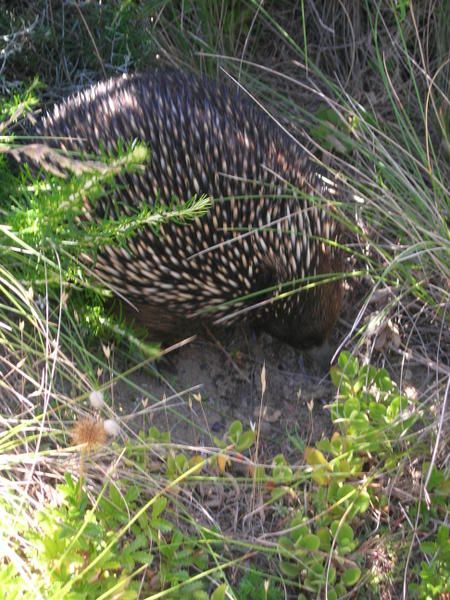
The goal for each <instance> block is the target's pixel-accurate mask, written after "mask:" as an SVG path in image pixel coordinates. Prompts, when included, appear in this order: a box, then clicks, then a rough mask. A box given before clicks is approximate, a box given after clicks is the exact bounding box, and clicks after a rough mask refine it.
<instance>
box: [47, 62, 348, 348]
mask: <svg viewBox="0 0 450 600" xmlns="http://www.w3.org/2000/svg"><path fill="white" fill-rule="evenodd" d="M37 133H38V134H39V135H44V136H51V137H55V138H58V139H53V140H51V144H52V145H54V146H58V147H61V148H63V149H66V150H71V151H74V150H75V151H82V152H83V153H89V155H91V156H92V154H95V153H98V152H99V150H101V151H105V150H106V151H107V152H114V151H117V149H118V144H119V143H122V142H130V141H133V140H140V141H143V142H144V143H145V144H146V145H147V146H148V147H149V148H150V152H151V154H150V158H149V161H148V164H147V165H146V167H145V170H144V171H143V172H139V173H133V174H126V175H123V176H120V177H119V180H120V185H119V186H118V188H119V189H118V191H116V192H114V194H111V197H110V198H109V199H108V200H107V201H105V200H102V201H101V202H100V203H99V204H97V205H96V207H95V209H93V210H92V213H91V214H92V218H95V217H96V215H97V216H99V215H102V214H105V213H106V214H109V215H111V214H117V213H114V211H117V210H118V208H117V207H121V208H120V210H122V211H124V213H129V211H130V210H131V209H135V208H136V207H139V205H140V204H141V203H143V202H144V203H149V204H150V205H152V204H154V203H155V202H156V201H157V202H158V203H162V204H163V205H164V203H173V199H174V198H176V199H178V200H180V201H186V200H188V199H190V198H192V197H193V196H194V195H196V194H197V195H198V194H207V195H208V196H209V197H211V198H212V200H213V205H212V208H211V209H210V211H209V213H208V214H207V215H205V216H203V217H201V218H197V219H196V220H195V221H194V222H191V223H189V224H184V225H180V224H175V223H169V224H165V225H163V226H162V227H161V230H160V232H159V234H157V233H155V232H154V231H153V230H152V229H150V228H143V229H142V230H140V231H139V232H138V233H137V234H136V235H135V236H134V237H133V239H132V240H131V241H129V243H128V245H127V247H108V248H106V249H105V250H102V252H101V253H100V255H99V257H98V260H97V263H96V266H95V269H96V271H97V272H98V273H99V275H100V276H101V277H102V278H103V279H104V280H107V281H108V282H109V283H110V284H111V286H112V288H113V289H114V290H115V291H117V292H118V293H120V294H121V295H122V296H123V297H125V298H126V299H128V300H130V301H131V302H132V303H133V304H135V305H136V306H137V307H138V309H139V310H140V311H142V312H143V313H144V319H145V321H146V322H147V323H150V324H151V326H152V327H153V328H155V329H157V330H167V329H172V330H173V329H174V328H177V327H180V324H181V323H184V324H186V322H187V321H196V322H203V321H206V322H208V323H215V324H216V323H232V322H235V321H237V320H238V319H247V320H248V319H250V320H252V321H253V323H255V324H256V325H257V326H258V327H259V328H261V329H263V330H265V331H268V332H269V333H271V334H272V335H274V336H276V337H278V338H280V339H282V340H284V341H287V342H288V343H290V344H292V345H294V346H297V347H300V348H308V347H311V346H314V345H320V344H321V343H322V342H323V341H324V340H325V338H326V337H327V336H328V334H329V332H330V330H331V329H332V327H333V325H334V323H335V321H336V319H337V317H338V314H339V311H340V307H341V285H340V283H339V281H338V280H337V278H333V273H336V272H340V271H341V270H342V258H341V256H340V253H339V250H338V237H339V227H338V225H337V224H336V222H335V221H334V220H333V218H332V216H331V215H330V206H331V205H332V202H331V200H332V199H333V193H334V192H335V188H334V187H333V185H332V184H331V182H330V180H329V179H327V177H325V174H324V173H322V172H320V171H319V170H318V168H317V167H316V166H315V165H314V164H313V163H312V161H311V160H310V159H309V158H308V157H307V156H306V153H305V151H303V150H302V149H301V147H300V146H299V145H298V144H297V143H296V142H295V141H294V140H293V139H291V137H290V136H289V135H288V134H287V133H285V132H283V131H282V130H281V128H280V127H279V126H277V125H276V124H275V123H274V121H273V120H272V119H271V118H270V117H269V116H267V115H266V114H265V113H264V112H263V111H262V110H261V109H259V108H257V107H256V106H255V104H254V103H253V102H251V101H250V100H249V99H248V98H247V97H246V95H245V94H244V93H242V92H239V91H231V90H230V89H229V88H228V87H227V86H224V85H221V84H215V83H213V82H211V81H209V80H207V79H200V78H196V77H193V76H188V75H184V74H182V73H180V72H178V71H170V70H155V71H152V72H148V73H145V74H139V75H124V76H122V77H119V78H115V79H110V80H108V81H106V82H103V83H99V84H97V85H94V86H92V87H90V88H89V89H87V90H85V91H82V92H81V93H77V94H75V95H73V96H70V97H69V98H68V99H66V100H65V101H64V102H62V103H61V104H59V105H57V106H55V107H54V108H53V109H52V110H51V111H50V112H49V113H48V114H46V115H45V116H44V117H43V118H42V120H41V121H40V122H39V124H38V126H37ZM311 196H315V199H314V200H312V199H311ZM331 212H332V210H331ZM320 280H323V281H325V282H324V283H322V282H321V281H320ZM166 332H167V331H165V333H166ZM180 333H184V331H180Z"/></svg>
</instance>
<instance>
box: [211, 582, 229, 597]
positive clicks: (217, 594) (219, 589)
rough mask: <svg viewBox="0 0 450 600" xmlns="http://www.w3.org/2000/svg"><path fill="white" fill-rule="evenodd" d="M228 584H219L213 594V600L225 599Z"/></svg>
mask: <svg viewBox="0 0 450 600" xmlns="http://www.w3.org/2000/svg"><path fill="white" fill-rule="evenodd" d="M227 588H228V585H227V584H226V583H222V585H219V587H217V588H216V589H215V590H214V592H213V593H212V594H211V600H223V599H224V598H225V592H226V591H227Z"/></svg>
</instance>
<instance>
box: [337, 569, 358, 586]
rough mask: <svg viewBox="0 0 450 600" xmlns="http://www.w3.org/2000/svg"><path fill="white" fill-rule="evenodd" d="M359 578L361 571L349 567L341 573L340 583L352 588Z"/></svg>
mask: <svg viewBox="0 0 450 600" xmlns="http://www.w3.org/2000/svg"><path fill="white" fill-rule="evenodd" d="M360 577H361V569H360V568H359V567H350V569H347V570H346V571H344V572H343V573H342V577H341V581H342V582H343V583H344V585H345V586H346V587H353V586H354V585H355V584H356V583H357V582H358V580H359V578H360Z"/></svg>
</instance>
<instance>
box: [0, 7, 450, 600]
mask: <svg viewBox="0 0 450 600" xmlns="http://www.w3.org/2000/svg"><path fill="white" fill-rule="evenodd" d="M448 14H449V4H448V2H440V3H437V4H432V3H423V5H421V6H420V7H415V6H413V4H412V3H410V2H408V1H407V0H405V1H403V2H399V3H392V5H390V4H389V3H383V4H381V3H377V2H375V1H369V0H367V1H366V2H364V3H354V5H352V6H351V7H348V8H347V12H344V11H343V9H342V6H341V5H340V4H338V3H336V4H335V3H332V2H324V3H317V2H316V3H314V6H313V4H312V3H306V2H299V3H296V2H292V3H290V2H287V3H282V5H280V7H278V8H273V7H269V5H267V4H261V3H259V2H256V1H255V2H253V1H248V2H237V1H232V0H230V1H223V2H217V3H210V2H206V1H204V0H198V1H197V2H180V3H174V2H163V1H159V2H149V1H147V2H142V3H134V2H123V1H122V2H120V1H115V2H109V3H103V4H99V3H95V2H93V3H88V4H82V5H80V6H79V7H78V6H76V5H74V4H58V5H54V3H52V4H50V3H47V2H44V1H42V2H38V3H31V4H30V3H24V4H23V5H21V4H20V3H18V4H17V6H16V8H15V9H8V10H5V11H3V13H2V14H1V15H0V23H1V25H2V30H4V31H7V32H9V34H8V36H7V37H6V38H4V39H3V41H2V44H3V50H4V54H3V55H2V56H3V57H4V62H3V63H2V68H1V71H0V84H1V90H2V93H3V97H2V99H1V105H0V115H1V120H2V123H3V125H2V126H1V129H0V132H1V133H2V134H4V135H6V133H9V132H10V131H11V128H15V132H16V135H20V134H21V133H23V132H22V131H21V129H20V126H21V120H22V119H23V115H24V113H26V112H28V111H29V110H31V109H32V108H35V107H36V106H37V105H39V104H40V103H41V102H42V101H44V102H52V101H54V99H55V98H57V97H59V96H60V95H61V94H64V93H68V92H69V91H71V90H72V89H73V87H74V86H77V85H83V84H87V83H89V82H90V81H93V80H96V79H98V78H102V77H104V76H105V75H113V74H117V73H118V72H121V71H123V70H126V69H129V68H130V69H139V68H144V67H145V66H148V65H150V64H155V63H156V62H158V63H164V64H167V63H169V64H171V65H178V66H181V67H183V68H185V69H189V70H193V71H195V72H205V73H208V74H209V75H212V76H216V75H217V74H218V73H220V75H221V76H222V77H225V76H226V74H225V73H224V72H226V73H228V74H230V75H232V76H233V77H236V78H239V81H240V82H241V83H242V84H243V85H244V86H245V87H246V89H248V90H249V93H251V94H252V95H253V96H254V97H255V98H256V99H257V101H259V102H260V103H261V104H262V106H263V107H264V108H265V109H267V110H269V111H270V112H271V113H272V114H273V115H274V117H276V118H277V119H278V120H279V121H280V123H281V124H282V125H283V126H287V127H288V128H289V130H290V131H292V133H293V135H296V136H298V137H300V138H301V139H302V140H304V139H306V140H307V141H308V147H309V148H310V149H311V151H313V152H314V154H315V156H316V160H317V161H318V162H321V163H324V164H326V165H329V166H330V168H331V169H332V171H334V172H335V173H336V174H338V175H337V176H338V177H339V178H340V180H341V181H342V182H343V185H344V189H345V190H346V195H345V196H344V197H343V199H342V205H341V206H340V218H341V219H342V221H343V222H344V223H345V224H346V231H347V236H346V241H345V250H346V251H347V255H348V260H347V263H348V264H347V269H348V272H349V273H350V274H351V275H352V276H349V277H348V290H347V296H348V297H349V306H348V307H347V309H346V310H345V312H344V318H343V322H342V323H341V324H340V334H341V340H343V341H342V347H345V348H347V349H350V350H351V354H349V353H348V352H345V353H342V354H341V355H340V357H339V359H338V361H337V363H336V364H335V366H334V368H333V369H332V371H331V378H332V381H333V384H334V385H335V387H336V399H335V401H334V402H333V403H332V404H331V406H330V407H329V410H330V420H331V421H332V427H333V433H331V434H330V435H326V436H323V439H322V440H320V441H319V442H317V443H315V444H308V443H307V442H305V440H303V439H294V438H293V437H291V444H290V445H291V446H293V451H292V452H290V453H289V457H286V456H285V455H283V454H281V453H273V454H270V453H269V452H268V451H267V450H264V442H266V441H267V440H265V439H264V430H263V429H262V428H261V427H260V425H261V421H262V418H260V419H259V421H258V422H257V423H256V425H255V426H251V424H250V422H241V421H233V422H232V423H231V424H230V425H228V427H227V429H226V431H225V433H224V434H223V435H219V434H217V436H215V435H213V434H211V432H210V431H207V430H206V428H205V427H204V426H203V425H201V424H200V423H199V422H197V421H195V419H194V418H192V422H190V423H189V418H188V417H186V416H185V413H182V411H181V409H180V406H179V405H180V403H184V404H188V405H189V404H190V403H196V405H198V406H202V403H203V400H202V399H201V398H200V397H199V396H198V395H197V392H196V390H191V391H189V390H186V391H185V394H184V395H183V394H181V395H180V394H177V393H176V390H175V391H174V394H173V396H172V397H169V398H167V399H164V400H163V401H161V400H160V399H159V398H153V397H152V396H151V394H149V392H148V389H147V388H146V387H145V386H143V385H142V382H141V380H139V379H136V377H135V373H136V372H137V371H140V372H143V371H144V372H146V373H147V374H149V376H150V375H151V376H153V377H162V375H161V372H160V371H159V369H158V366H157V365H156V366H155V360H156V359H157V357H159V356H160V354H161V351H160V350H158V349H157V348H156V347H154V346H151V345H149V344H147V343H146V342H145V341H142V340H141V339H140V337H139V335H138V334H137V333H136V331H134V330H132V329H131V328H130V327H129V326H128V325H127V324H125V323H124V322H122V321H121V320H120V318H118V317H117V314H116V313H111V312H110V311H109V309H108V308H107V307H108V301H109V298H110V293H109V291H108V290H105V289H103V288H101V287H99V286H97V285H93V283H92V280H91V278H90V277H89V274H88V272H87V271H86V268H85V267H84V266H83V263H82V262H80V261H79V255H80V253H81V252H92V253H93V255H95V252H96V250H98V249H99V248H100V247H101V246H102V245H103V244H107V243H118V244H119V243H124V242H125V241H126V239H127V236H129V235H132V233H133V231H135V230H136V228H138V227H141V226H142V225H143V224H144V223H145V224H146V225H149V226H153V227H158V224H159V223H161V222H164V221H165V220H167V219H180V218H190V217H191V218H192V217H193V216H195V214H197V212H196V211H198V210H199V211H202V210H205V209H206V208H207V200H206V199H204V198H199V199H192V200H191V201H190V202H188V203H187V204H185V205H184V206H181V208H177V207H175V206H174V207H173V210H172V208H171V210H169V211H166V212H161V211H160V210H159V211H156V212H155V211H152V212H149V211H148V210H143V211H141V212H139V213H138V214H137V215H135V216H133V218H130V219H123V220H120V221H119V222H112V221H108V220H104V221H103V222H101V223H99V224H96V225H92V224H90V225H89V226H86V227H84V228H83V227H80V226H77V225H76V224H75V221H76V217H77V215H79V214H80V210H81V208H82V203H83V199H84V197H85V195H86V192H87V191H88V193H89V198H90V200H91V201H93V202H94V201H95V200H96V198H98V197H100V196H101V194H102V193H103V189H104V186H106V185H109V186H110V185H113V183H112V182H113V177H114V174H115V173H117V171H118V170H130V169H131V170H132V169H135V168H138V167H139V164H140V163H141V162H142V161H143V160H144V158H145V153H146V152H148V151H149V150H148V149H145V148H142V147H140V146H136V147H134V148H123V150H122V151H121V152H119V155H118V156H117V157H114V159H111V158H108V159H107V158H106V157H96V159H95V162H94V161H93V162H92V163H91V164H89V163H84V162H81V161H79V160H77V158H76V157H73V159H72V160H71V161H70V163H69V164H67V163H66V164H64V165H63V167H64V170H68V171H70V173H71V174H70V176H69V177H65V178H63V177H60V176H58V174H53V175H50V176H48V177H46V178H45V180H44V179H42V178H38V177H36V175H35V174H31V173H29V172H28V173H22V174H20V175H17V174H12V173H11V171H10V168H9V166H8V164H7V162H6V160H5V157H4V156H2V155H0V159H1V162H0V181H1V188H0V189H1V190H2V192H1V196H0V214H1V225H0V374H1V379H0V423H1V427H0V450H1V455H0V464H1V468H0V540H1V545H0V589H1V590H2V593H4V594H8V596H7V597H11V598H21V597H31V595H33V597H41V598H55V599H56V598H62V597H64V598H77V599H78V598H113V597H123V598H135V597H139V598H147V597H149V598H179V597H185V598H194V599H196V598H198V599H203V598H212V599H213V600H218V599H220V598H236V599H239V600H241V599H244V600H245V599H247V598H248V600H250V599H253V598H258V599H259V598H261V599H272V600H278V599H279V598H285V597H287V598H291V597H292V598H296V597H298V598H311V597H312V598H314V597H322V596H324V595H325V590H326V593H327V597H328V598H331V599H332V598H344V597H347V596H348V594H349V593H352V594H353V595H354V597H358V598H380V597H381V598H397V597H402V594H403V597H408V598H430V599H432V598H435V597H438V595H439V594H440V593H444V592H448V591H449V589H450V581H449V573H450V555H449V547H450V544H449V529H448V496H449V470H448V452H449V441H450V440H449V435H448V409H447V407H448V392H449V390H448V377H449V360H448V357H449V356H450V333H449V331H450V328H449V324H450V323H449V287H448V285H449V284H448V282H449V281H450V236H449V223H450V195H449V189H448V182H449V181H450V177H449V175H450V173H449V171H450V168H449V164H450V162H449V154H450V142H449V135H450V131H449V126H448V123H449V118H448V117H449V115H450V112H449V100H448V98H449V83H448V82H449V80H450V78H449V65H448V62H446V60H447V58H448V51H449V40H448V32H447V27H448V25H447V24H448ZM36 77H37V78H38V80H39V84H37V83H36V81H37V79H36ZM11 143H12V141H11V138H6V137H5V138H4V139H2V140H1V149H2V150H4V149H5V148H6V146H8V147H10V146H11ZM150 151H151V149H150ZM369 365H371V366H369ZM265 377H266V375H265V370H264V371H263V372H262V373H261V381H260V387H261V390H262V399H261V404H262V405H263V403H264V395H265V388H266V381H265ZM169 383H171V382H169ZM123 390H128V392H129V393H132V394H133V395H135V396H138V397H139V396H142V397H145V398H146V399H147V400H148V403H145V402H144V403H142V404H141V405H139V407H138V413H139V414H138V415H137V416H136V415H133V413H132V412H130V414H124V413H122V412H121V411H120V410H119V404H118V403H117V396H118V395H120V393H123ZM93 391H95V392H98V391H101V395H99V394H97V395H95V394H94V396H93V395H92V392H93ZM161 405H162V406H163V407H164V408H165V409H166V410H167V411H168V412H170V411H173V412H174V413H176V414H177V416H178V418H180V419H185V420H186V421H187V422H188V425H189V426H190V427H192V429H193V430H195V431H196V432H197V433H198V436H199V439H200V440H209V441H208V442H207V443H197V444H192V443H189V442H187V441H186V443H184V444H180V443H176V442H175V441H173V439H172V436H171V434H170V431H169V430H168V429H169V428H168V427H167V429H165V428H163V427H161V426H158V427H156V426H155V425H152V421H151V419H152V416H153V415H154V414H156V411H157V410H158V408H159V407H160V406H161ZM202 410H203V408H202ZM192 414H194V413H192ZM137 417H139V418H142V419H143V421H142V431H140V432H137V431H136V428H135V427H134V428H133V425H134V424H135V423H136V422H137V421H136V420H135V419H136V418H137ZM111 421H112V422H113V424H111ZM249 421H250V419H249ZM105 422H107V425H106V428H107V429H108V431H112V432H113V433H114V434H115V435H109V436H106V437H105V433H104V429H103V428H102V427H103V424H104V423H105ZM93 423H97V425H98V427H97V428H96V427H95V426H94V424H93ZM114 423H116V424H117V425H118V426H119V427H120V430H119V432H117V431H116V430H115V428H114ZM111 428H112V429H111ZM297 435H298V434H297ZM83 436H84V437H83ZM83 442H85V445H84V446H83ZM206 444H207V445H206ZM299 450H301V451H299ZM293 457H294V458H293Z"/></svg>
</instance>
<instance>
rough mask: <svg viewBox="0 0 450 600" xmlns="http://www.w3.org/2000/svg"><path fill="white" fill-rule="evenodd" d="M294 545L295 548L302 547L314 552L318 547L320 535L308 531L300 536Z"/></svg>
mask: <svg viewBox="0 0 450 600" xmlns="http://www.w3.org/2000/svg"><path fill="white" fill-rule="evenodd" d="M296 546H297V548H303V549H305V550H309V551H310V552H314V551H316V550H318V549H319V547H320V537H319V536H318V535H314V534H313V533H309V534H307V535H305V536H303V537H301V538H300V539H299V540H298V542H297V544H296Z"/></svg>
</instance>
